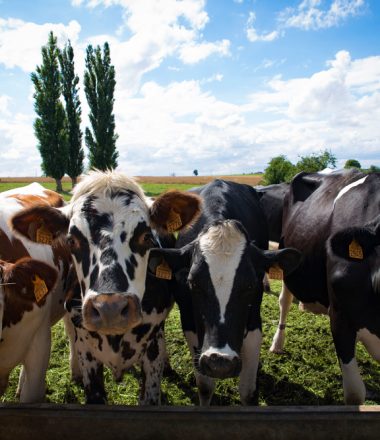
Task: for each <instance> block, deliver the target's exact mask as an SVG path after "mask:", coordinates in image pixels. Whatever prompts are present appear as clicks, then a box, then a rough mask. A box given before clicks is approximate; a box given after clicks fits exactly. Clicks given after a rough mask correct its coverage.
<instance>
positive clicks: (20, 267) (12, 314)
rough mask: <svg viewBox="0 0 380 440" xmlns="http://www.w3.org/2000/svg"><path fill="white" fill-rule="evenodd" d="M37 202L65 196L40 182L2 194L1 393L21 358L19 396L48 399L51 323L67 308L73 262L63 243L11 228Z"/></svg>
mask: <svg viewBox="0 0 380 440" xmlns="http://www.w3.org/2000/svg"><path fill="white" fill-rule="evenodd" d="M36 204H38V205H44V206H56V207H60V206H62V205H63V204H64V201H63V199H62V198H61V197H60V196H59V195H58V194H56V193H55V192H53V191H49V190H47V189H45V188H44V187H42V186H41V185H39V184H38V183H33V184H31V185H28V186H25V187H23V188H17V189H14V190H11V191H6V192H3V193H1V194H0V271H1V276H0V278H1V279H0V283H1V284H2V286H0V316H1V318H2V319H1V325H0V327H1V330H2V334H1V341H0V395H1V394H2V393H3V392H4V391H5V388H6V386H7V383H8V377H9V374H10V372H11V370H12V369H13V368H14V367H15V366H16V365H19V364H22V365H23V373H22V379H20V386H19V390H18V393H19V394H20V400H21V402H38V401H42V400H43V399H44V396H45V374H46V369H47V366H48V361H49V355H50V327H51V325H52V324H54V323H55V322H57V321H58V320H59V319H60V318H61V317H62V316H63V314H64V307H63V304H64V281H65V279H66V276H67V273H68V266H69V254H68V253H67V252H65V246H62V244H60V243H56V244H55V245H54V246H45V245H42V244H37V243H31V242H30V241H29V240H26V239H25V238H22V237H15V236H14V234H13V232H12V231H11V229H10V227H9V220H10V218H11V217H12V216H14V215H15V214H17V213H18V212H19V211H21V210H23V209H25V208H26V207H31V206H34V205H36ZM57 272H58V279H57ZM56 280H57V282H56ZM54 286H55V287H54Z"/></svg>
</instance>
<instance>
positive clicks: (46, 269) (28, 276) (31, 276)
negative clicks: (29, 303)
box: [3, 258, 57, 299]
mask: <svg viewBox="0 0 380 440" xmlns="http://www.w3.org/2000/svg"><path fill="white" fill-rule="evenodd" d="M3 281H4V283H10V284H11V283H15V285H16V287H17V290H19V289H20V288H23V287H26V288H27V290H28V291H32V292H33V291H34V293H35V296H36V299H38V295H40V296H41V297H43V296H46V295H47V294H48V293H50V292H51V290H52V289H53V287H54V286H55V283H56V281H57V271H56V269H54V268H53V267H51V266H49V265H48V264H46V263H44V262H42V261H38V260H34V259H32V258H22V259H21V260H18V261H17V262H16V263H14V264H8V265H7V266H6V267H5V268H4V269H3Z"/></svg>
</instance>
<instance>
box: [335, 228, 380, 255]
mask: <svg viewBox="0 0 380 440" xmlns="http://www.w3.org/2000/svg"><path fill="white" fill-rule="evenodd" d="M379 244H380V234H379V231H374V230H372V229H370V228H366V227H364V228H354V227H353V228H347V229H343V230H341V231H339V232H337V233H336V234H334V235H332V236H331V237H330V239H329V243H328V249H329V250H330V251H331V252H332V253H333V254H335V255H337V256H338V257H340V258H344V259H346V260H350V261H357V262H358V261H361V260H364V259H365V258H367V257H368V256H369V255H370V254H371V253H372V252H373V250H374V248H375V246H378V245H379Z"/></svg>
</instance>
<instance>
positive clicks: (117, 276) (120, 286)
mask: <svg viewBox="0 0 380 440" xmlns="http://www.w3.org/2000/svg"><path fill="white" fill-rule="evenodd" d="M128 287H129V283H128V279H127V277H126V275H125V273H124V271H123V268H122V267H121V266H120V264H119V263H114V264H112V265H111V266H108V267H106V268H105V269H104V270H102V272H101V274H100V276H99V277H98V279H97V280H96V282H95V283H94V285H93V289H94V290H95V291H96V292H102V293H110V292H111V293H115V292H127V291H128Z"/></svg>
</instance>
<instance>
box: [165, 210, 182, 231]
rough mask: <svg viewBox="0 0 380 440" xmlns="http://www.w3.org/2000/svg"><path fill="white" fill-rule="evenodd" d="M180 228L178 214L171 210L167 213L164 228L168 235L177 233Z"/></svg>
mask: <svg viewBox="0 0 380 440" xmlns="http://www.w3.org/2000/svg"><path fill="white" fill-rule="evenodd" d="M181 226H182V219H181V216H180V215H179V214H178V212H175V211H174V209H171V210H170V212H169V217H168V221H167V222H166V228H167V230H168V232H169V233H172V232H175V231H177V230H178V229H179V228H180V227H181Z"/></svg>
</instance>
